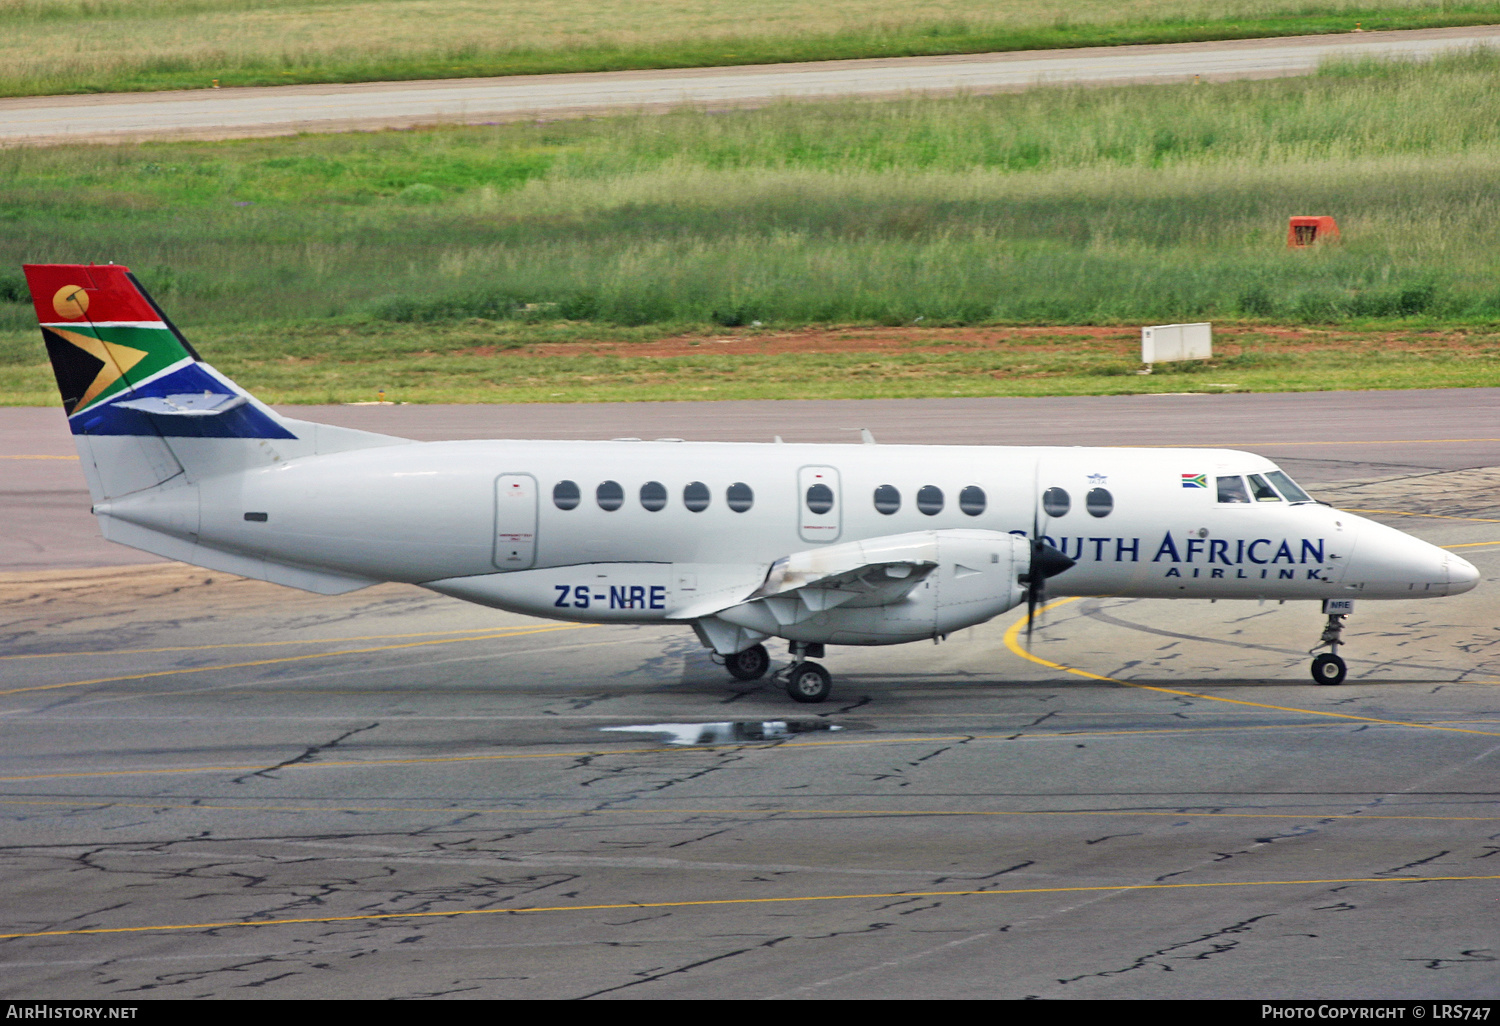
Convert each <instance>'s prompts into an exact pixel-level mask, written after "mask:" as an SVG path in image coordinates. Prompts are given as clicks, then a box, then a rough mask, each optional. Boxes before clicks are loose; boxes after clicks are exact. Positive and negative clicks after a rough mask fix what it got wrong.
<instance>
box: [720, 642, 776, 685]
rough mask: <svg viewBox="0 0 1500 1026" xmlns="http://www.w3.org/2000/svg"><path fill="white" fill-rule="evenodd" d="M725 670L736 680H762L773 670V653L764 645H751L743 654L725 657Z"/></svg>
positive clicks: (738, 653)
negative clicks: (768, 671)
mask: <svg viewBox="0 0 1500 1026" xmlns="http://www.w3.org/2000/svg"><path fill="white" fill-rule="evenodd" d="M724 668H725V669H727V670H728V671H729V673H730V675H731V676H732V677H734V678H735V679H736V680H760V679H761V678H762V677H764V676H765V675H766V671H767V670H769V669H770V668H771V653H769V652H767V651H766V646H764V645H751V646H750V647H749V648H747V649H745V651H743V652H736V653H735V654H734V655H731V656H725V657H724Z"/></svg>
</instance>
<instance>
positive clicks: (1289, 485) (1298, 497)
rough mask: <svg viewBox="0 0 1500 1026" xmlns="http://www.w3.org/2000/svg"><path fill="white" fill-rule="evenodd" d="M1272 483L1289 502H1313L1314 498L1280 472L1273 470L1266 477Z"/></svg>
mask: <svg viewBox="0 0 1500 1026" xmlns="http://www.w3.org/2000/svg"><path fill="white" fill-rule="evenodd" d="M1266 476H1267V477H1269V478H1270V479H1271V483H1272V484H1273V485H1275V486H1276V487H1277V489H1278V490H1279V491H1280V492H1281V494H1282V495H1283V496H1284V497H1285V498H1286V501H1287V502H1312V501H1313V497H1312V496H1311V495H1308V494H1307V493H1306V492H1304V491H1303V490H1302V489H1301V488H1298V487H1297V483H1296V482H1295V481H1293V480H1292V479H1291V478H1289V477H1287V476H1286V475H1285V474H1283V473H1282V472H1281V471H1279V470H1273V471H1271V472H1270V473H1269V474H1267V475H1266Z"/></svg>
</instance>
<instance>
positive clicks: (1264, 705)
mask: <svg viewBox="0 0 1500 1026" xmlns="http://www.w3.org/2000/svg"><path fill="white" fill-rule="evenodd" d="M1081 597H1082V596H1073V597H1071V598H1065V599H1058V600H1057V601H1056V602H1049V603H1047V604H1046V605H1045V606H1042V607H1041V608H1040V609H1038V610H1037V612H1038V613H1044V612H1046V611H1047V610H1049V609H1056V608H1057V607H1058V606H1064V605H1067V604H1068V603H1069V602H1077V601H1078V600H1079V598H1081ZM1030 619H1031V617H1030V616H1023V617H1021V619H1019V620H1017V621H1016V622H1015V623H1013V624H1011V625H1010V627H1009V628H1007V629H1006V631H1005V639H1004V640H1005V647H1006V648H1008V649H1010V650H1011V652H1013V653H1015V654H1016V655H1018V656H1020V657H1021V658H1022V659H1025V660H1027V661H1028V662H1033V663H1036V664H1037V665H1039V666H1045V667H1047V668H1048V669H1052V670H1061V671H1063V672H1064V673H1072V674H1077V675H1078V676H1080V677H1087V678H1088V679H1089V680H1102V681H1107V682H1108V683H1111V684H1120V685H1123V686H1125V687H1127V688H1138V689H1139V690H1141V691H1156V692H1159V693H1161V694H1164V695H1179V696H1181V697H1184V698H1200V699H1202V700H1204V701H1205V702H1223V703H1225V704H1226V705H1244V706H1249V707H1250V708H1252V709H1274V710H1275V711H1276V712H1289V713H1300V714H1302V715H1303V716H1323V717H1327V718H1330V719H1339V720H1353V721H1355V722H1357V723H1379V724H1382V725H1384V726H1388V727H1416V728H1418V729H1421V730H1442V731H1451V732H1453V733H1456V734H1479V735H1482V736H1484V737H1500V732H1496V731H1492V730H1473V729H1471V728H1469V727H1444V726H1440V725H1438V724H1436V723H1412V722H1409V721H1407V720H1384V719H1380V718H1378V717H1375V716H1357V715H1355V714H1353V713H1338V712H1325V711H1324V710H1321V709H1299V708H1297V707H1296V706H1289V705H1272V704H1270V703H1268V702H1250V701H1246V700H1245V699H1243V698H1220V697H1218V696H1216V695H1205V694H1201V693H1199V692H1196V691H1182V690H1180V689H1177V688H1162V687H1156V686H1155V685H1151V684H1135V683H1132V682H1131V681H1128V680H1121V679H1119V678H1118V677H1106V676H1105V675H1104V674H1102V673H1090V672H1089V671H1088V670H1080V669H1078V668H1077V667H1074V666H1065V665H1063V664H1062V663H1054V662H1053V661H1052V660H1050V659H1043V658H1042V657H1041V656H1039V655H1034V654H1032V653H1031V652H1028V651H1027V650H1026V649H1025V648H1023V647H1022V646H1021V643H1020V641H1019V640H1018V639H1019V635H1020V633H1021V630H1022V629H1023V628H1024V627H1025V626H1026V624H1027V622H1028V621H1029V620H1030Z"/></svg>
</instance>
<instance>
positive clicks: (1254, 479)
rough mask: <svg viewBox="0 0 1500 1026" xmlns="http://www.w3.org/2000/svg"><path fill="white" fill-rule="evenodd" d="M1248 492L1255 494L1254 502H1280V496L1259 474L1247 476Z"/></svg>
mask: <svg viewBox="0 0 1500 1026" xmlns="http://www.w3.org/2000/svg"><path fill="white" fill-rule="evenodd" d="M1249 481H1250V492H1251V494H1253V495H1254V496H1255V501H1256V502H1280V501H1281V496H1279V495H1277V494H1276V489H1274V488H1272V487H1271V486H1270V485H1268V484H1266V479H1265V478H1263V477H1261V476H1260V475H1259V474H1251V475H1250V477H1249Z"/></svg>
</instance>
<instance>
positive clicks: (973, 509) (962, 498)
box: [958, 485, 984, 517]
mask: <svg viewBox="0 0 1500 1026" xmlns="http://www.w3.org/2000/svg"><path fill="white" fill-rule="evenodd" d="M958 508H959V509H961V510H963V511H964V512H965V513H966V514H968V515H969V516H971V517H977V516H979V514H981V513H983V512H984V489H983V488H981V487H979V486H978V485H969V487H967V488H965V489H964V490H963V491H961V492H959V493H958Z"/></svg>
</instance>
